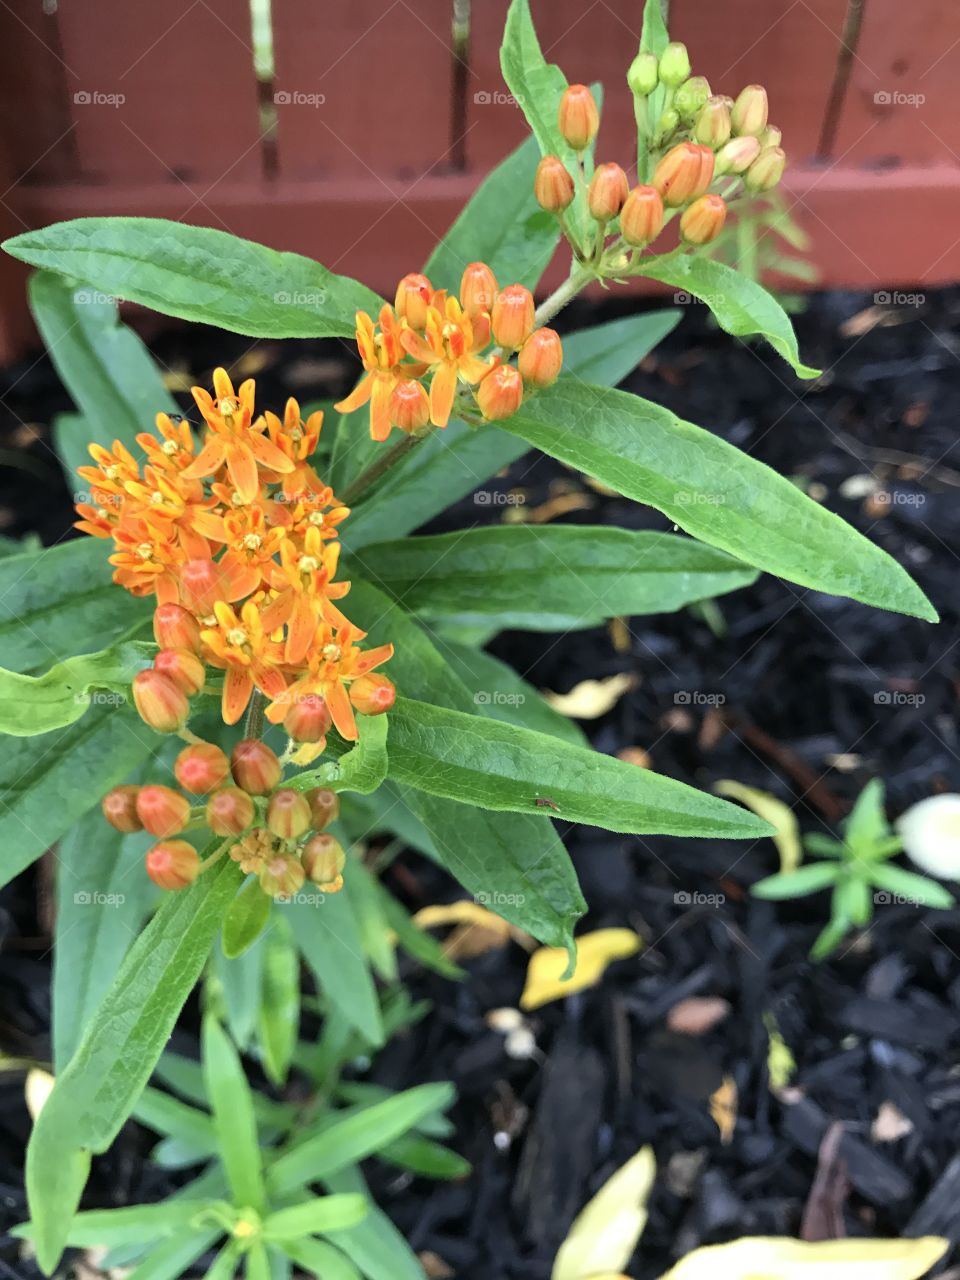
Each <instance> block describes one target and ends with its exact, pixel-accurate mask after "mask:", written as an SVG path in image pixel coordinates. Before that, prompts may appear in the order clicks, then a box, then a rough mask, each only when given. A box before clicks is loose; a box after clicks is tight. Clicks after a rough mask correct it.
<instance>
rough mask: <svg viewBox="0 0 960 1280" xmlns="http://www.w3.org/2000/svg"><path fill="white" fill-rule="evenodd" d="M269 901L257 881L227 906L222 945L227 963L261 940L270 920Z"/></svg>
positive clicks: (250, 883) (252, 882)
mask: <svg viewBox="0 0 960 1280" xmlns="http://www.w3.org/2000/svg"><path fill="white" fill-rule="evenodd" d="M270 902H271V900H270V898H269V897H268V896H267V894H265V893H264V892H263V890H262V889H261V888H260V882H259V880H257V879H255V878H254V879H252V880H249V881H248V882H247V883H246V884H245V885H244V886H243V888H242V889H241V890H240V892H239V893H238V894H237V896H236V897H235V898H234V900H233V901H232V902H231V903H230V905H229V907H227V913H226V915H225V916H224V917H223V933H222V935H221V939H220V945H221V946H222V948H223V954H224V955H225V956H226V958H227V959H228V960H236V959H237V957H238V956H242V955H243V953H244V952H245V951H246V950H247V949H248V948H249V947H251V946H253V944H254V943H255V942H256V940H257V939H258V938H259V937H260V935H261V933H263V930H264V928H265V927H266V923H267V920H268V919H269V918H270Z"/></svg>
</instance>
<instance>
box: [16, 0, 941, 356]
mask: <svg viewBox="0 0 960 1280" xmlns="http://www.w3.org/2000/svg"><path fill="white" fill-rule="evenodd" d="M861 2H862V5H863V9H862V24H861V27H860V30H859V36H858V40H857V43H856V48H855V51H854V52H853V53H852V54H851V53H849V52H848V53H847V54H846V55H845V56H843V57H841V58H840V63H839V75H838V54H839V53H840V51H841V49H842V47H843V41H842V38H841V33H842V32H843V30H844V22H845V18H846V17H847V10H848V0H673V3H672V6H671V24H672V28H673V30H674V33H675V35H676V37H677V38H680V39H683V40H685V41H686V42H687V43H688V45H689V47H690V49H691V52H692V55H693V58H694V61H695V64H696V69H697V71H699V72H703V73H704V74H706V75H707V76H708V77H709V79H710V81H711V83H712V84H713V85H714V87H715V89H717V90H720V89H722V91H724V92H736V91H737V89H738V88H739V87H741V86H742V85H743V84H747V83H750V82H753V81H762V82H764V83H765V84H767V85H768V87H769V88H770V89H771V97H772V102H773V104H774V105H773V116H772V118H773V120H774V122H775V123H776V124H778V125H779V126H780V127H781V128H782V130H783V134H784V143H785V145H786V147H787V148H788V150H789V153H790V156H791V161H792V165H791V169H790V170H789V178H788V184H787V190H788V193H789V195H790V199H791V203H793V204H794V213H795V215H796V216H797V217H798V219H799V220H800V222H801V223H802V224H803V225H804V226H805V227H806V229H807V230H808V231H809V232H810V234H811V235H812V237H813V243H814V251H813V256H814V258H815V261H816V263H817V266H818V267H819V270H820V273H821V277H822V279H823V281H824V282H825V283H828V284H832V285H860V286H874V287H876V286H879V285H885V286H902V287H908V286H917V285H923V284H925V283H935V282H942V281H946V280H950V279H957V278H960V216H958V215H960V112H958V111H957V110H956V106H955V101H956V90H955V85H956V83H957V79H958V69H960V5H958V4H957V0H947V2H945V0H911V2H910V3H909V4H904V3H903V0H861ZM856 5H857V0H852V5H851V7H853V8H854V9H855V8H856ZM532 7H533V11H534V17H535V20H536V22H537V25H538V29H539V32H540V36H541V40H542V43H543V46H544V49H545V51H546V53H547V55H548V57H549V58H550V59H551V60H555V61H557V62H559V63H560V64H561V65H562V66H563V67H564V69H565V71H566V72H567V74H568V76H569V78H571V79H576V80H583V81H587V82H589V81H592V80H602V81H604V82H605V84H606V88H607V95H606V108H605V112H604V125H603V130H602V132H601V146H600V151H599V155H600V158H601V159H603V158H618V159H620V160H621V161H622V160H623V158H624V156H626V155H629V153H630V147H631V142H630V134H631V128H632V119H631V102H630V98H629V94H628V93H627V91H626V88H625V85H624V81H623V76H624V71H625V67H626V65H627V63H628V62H629V60H630V58H631V57H632V56H633V53H634V52H635V49H636V44H637V39H638V36H639V26H640V12H641V9H642V0H532ZM506 9H507V0H473V4H472V22H471V31H470V37H469V46H468V48H466V49H465V50H460V51H459V56H458V54H456V53H455V52H454V47H453V40H452V35H451V10H452V4H451V0H273V12H272V19H271V21H272V42H273V65H272V69H271V68H270V67H269V65H268V66H267V68H266V70H265V71H264V69H263V68H261V73H260V74H259V75H258V73H257V69H256V68H255V60H254V53H253V47H252V37H251V14H250V0H162V3H144V2H143V0H3V3H2V4H0V31H2V40H0V113H2V115H0V120H2V126H0V127H2V138H3V151H2V153H0V177H2V178H3V181H2V187H0V189H2V190H3V194H2V197H0V230H2V231H3V233H4V234H14V233H15V232H17V231H19V230H23V229H25V228H30V227H36V226H41V225H44V224H45V223H47V222H51V221H54V220H56V219H60V218H70V217H77V216H80V215H86V214H108V213H110V214H113V213H135V214H152V215H159V216H163V217H168V218H177V219H182V220H183V221H186V222H190V223H196V224H206V225H209V226H215V227H223V228H226V229H228V230H230V231H233V232H235V233H236V234H238V235H242V236H248V237H251V238H254V239H257V240H262V241H264V242H265V243H267V244H270V245H273V246H275V247H276V248H278V249H292V250H296V251H299V252H302V253H306V254H310V255H312V256H315V257H317V258H320V259H321V260H322V261H323V262H325V263H326V264H327V265H328V266H330V267H332V268H333V269H335V270H338V271H342V272H346V273H348V274H352V275H356V276H360V277H362V278H363V279H364V280H365V281H366V282H368V283H369V284H371V285H373V286H375V287H379V288H381V289H387V288H389V287H390V285H391V283H392V282H393V281H394V280H395V279H396V278H397V276H398V275H400V274H401V273H402V272H403V271H405V270H408V269H411V268H413V267H415V266H416V265H417V264H419V263H420V262H421V261H422V260H423V258H424V257H425V256H426V253H427V251H428V249H429V247H430V245H431V243H432V242H433V241H434V240H435V239H436V237H437V236H438V235H439V234H441V233H442V232H443V230H444V229H445V227H446V226H447V225H448V224H449V222H450V221H451V219H452V218H453V216H454V215H455V213H456V211H457V209H458V208H459V206H460V205H461V203H462V201H463V200H464V198H465V197H466V196H467V195H468V194H469V192H470V191H471V190H472V189H473V188H474V186H475V185H476V183H477V181H478V179H479V178H480V177H481V176H482V175H483V174H484V173H485V172H486V171H487V170H488V169H489V168H490V166H491V165H493V164H494V163H495V162H496V161H497V160H498V159H500V158H501V157H502V156H503V155H505V154H506V152H507V151H508V149H509V148H511V147H512V146H513V145H514V144H515V143H516V142H517V141H518V140H519V139H520V138H521V137H522V135H523V124H522V120H521V118H520V115H519V112H518V111H517V109H516V107H515V106H514V105H513V103H512V101H511V99H510V98H509V96H508V94H507V93H506V90H505V86H504V84H503V81H502V79H501V76H500V71H499V63H498V47H499V41H500V35H501V31H502V27H503V20H504V16H505V13H506ZM2 271H3V274H2V275H0V358H9V357H10V356H12V355H15V354H17V353H20V352H22V351H23V350H24V348H25V346H27V345H29V343H30V342H31V341H33V340H34V338H33V336H32V331H31V329H30V324H29V319H28V317H27V315H26V311H25V306H24V303H23V281H24V273H23V272H22V271H21V270H20V268H19V267H17V266H11V265H6V266H4V267H3V268H2Z"/></svg>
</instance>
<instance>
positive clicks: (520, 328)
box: [490, 284, 535, 351]
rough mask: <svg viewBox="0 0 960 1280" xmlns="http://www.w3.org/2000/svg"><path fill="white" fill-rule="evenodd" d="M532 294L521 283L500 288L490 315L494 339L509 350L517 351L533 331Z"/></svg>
mask: <svg viewBox="0 0 960 1280" xmlns="http://www.w3.org/2000/svg"><path fill="white" fill-rule="evenodd" d="M534 310H535V308H534V304H533V294H532V293H531V292H530V290H529V289H528V288H527V287H526V285H522V284H510V285H507V287H506V289H501V291H500V292H499V293H498V294H497V296H496V298H494V301H493V311H492V312H491V315H490V321H491V325H492V327H493V337H494V341H495V342H498V343H499V344H500V346H501V347H506V348H508V350H510V351H518V350H519V349H520V348H521V347H522V346H523V344H524V343H525V342H526V340H527V339H528V338H529V337H530V335H531V333H533V323H534V321H533V316H534Z"/></svg>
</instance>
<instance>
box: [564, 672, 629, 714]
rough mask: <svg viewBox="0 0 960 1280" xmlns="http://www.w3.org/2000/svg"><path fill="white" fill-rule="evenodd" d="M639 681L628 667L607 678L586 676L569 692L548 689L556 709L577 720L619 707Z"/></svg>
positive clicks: (605, 712)
mask: <svg viewBox="0 0 960 1280" xmlns="http://www.w3.org/2000/svg"><path fill="white" fill-rule="evenodd" d="M635 684H636V677H635V676H632V675H631V674H630V673H629V672H627V671H621V672H620V674H619V675H615V676H607V678H606V679H605V680H582V681H581V682H580V684H575V685H574V686H573V688H572V689H571V690H570V692H569V693H550V692H547V693H544V695H543V696H544V697H545V698H546V700H547V702H549V703H550V705H551V707H553V709H554V711H559V712H560V714H561V715H562V716H572V717H573V719H574V720H596V719H598V718H599V717H600V716H603V715H606V714H607V712H608V711H610V710H611V708H613V707H615V706H616V704H617V703H618V702H619V701H620V699H621V698H622V697H623V695H624V694H625V693H626V692H627V691H628V690H629V689H632V688H633V686H634V685H635Z"/></svg>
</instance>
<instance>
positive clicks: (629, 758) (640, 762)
mask: <svg viewBox="0 0 960 1280" xmlns="http://www.w3.org/2000/svg"><path fill="white" fill-rule="evenodd" d="M617 759H618V760H623V761H624V762H625V763H626V764H635V765H636V766H637V768H638V769H649V768H650V766H651V765H652V764H653V761H652V759H651V758H650V752H649V751H644V749H643V747H623V748H622V749H621V750H620V751H618V752H617Z"/></svg>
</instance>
